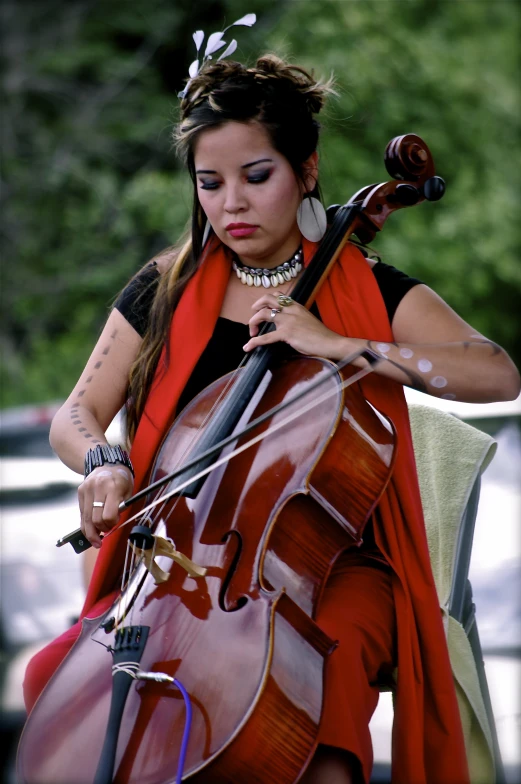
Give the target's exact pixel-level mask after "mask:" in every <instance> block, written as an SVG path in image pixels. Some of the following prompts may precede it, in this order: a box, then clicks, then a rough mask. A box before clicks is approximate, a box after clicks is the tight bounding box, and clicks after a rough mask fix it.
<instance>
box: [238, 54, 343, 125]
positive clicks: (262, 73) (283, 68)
mask: <svg viewBox="0 0 521 784" xmlns="http://www.w3.org/2000/svg"><path fill="white" fill-rule="evenodd" d="M248 73H252V74H253V75H254V77H255V79H257V80H261V81H262V80H264V79H274V80H277V81H278V82H279V85H280V86H281V87H283V88H284V89H285V90H286V91H288V92H293V93H295V94H300V95H301V96H302V97H303V99H304V101H305V104H306V107H307V109H308V111H309V112H311V113H312V114H318V113H319V112H320V110H321V109H322V107H323V106H324V104H325V102H326V97H327V95H328V94H330V93H334V92H335V91H334V89H333V79H329V80H328V81H327V82H321V81H317V80H316V79H315V78H314V74H313V72H311V73H308V71H306V70H305V69H304V68H301V67H300V66H298V65H291V64H290V63H287V62H285V61H284V60H282V59H281V58H280V57H278V56H277V55H275V54H265V55H263V56H262V57H259V59H258V60H257V62H256V64H255V67H254V68H249V69H248Z"/></svg>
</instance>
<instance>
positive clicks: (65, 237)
mask: <svg viewBox="0 0 521 784" xmlns="http://www.w3.org/2000/svg"><path fill="white" fill-rule="evenodd" d="M276 5H277V4H276V0H253V1H252V0H248V2H247V3H246V2H241V1H240V0H234V1H233V2H225V0H198V2H197V3H193V2H190V0H176V2H175V3H174V2H165V0H132V3H126V2H120V1H119V0H108V1H106V0H103V2H101V1H99V0H98V1H96V0H45V2H41V1H39V0H25V2H24V3H23V5H21V4H19V3H18V2H16V0H11V1H9V0H7V2H4V3H3V4H2V6H1V12H0V13H1V21H2V30H3V34H2V35H3V40H2V53H3V58H2V59H3V62H2V71H3V77H2V86H3V101H2V103H3V122H2V128H3V157H2V163H3V175H2V180H3V186H4V187H3V194H2V201H3V210H2V216H1V219H0V221H1V222H0V227H1V237H2V259H3V270H4V271H3V276H2V277H3V281H2V283H3V294H2V308H1V312H0V328H1V334H0V340H1V344H0V346H1V355H2V369H1V375H2V388H1V392H2V396H1V405H2V406H7V405H14V404H19V403H25V402H36V401H42V400H52V399H59V398H62V397H64V396H66V395H67V394H68V392H69V391H70V389H71V388H72V385H73V384H74V383H75V380H76V378H77V377H78V375H79V373H80V372H81V370H82V369H83V366H84V364H85V361H86V359H87V357H88V355H89V353H90V350H91V348H92V346H93V344H94V342H95V340H96V337H97V335H98V333H99V331H100V328H101V326H102V324H103V322H104V321H105V319H106V316H107V312H108V307H109V305H110V303H111V301H112V300H113V299H114V297H115V295H116V294H117V292H118V290H119V289H120V288H121V287H122V286H123V285H124V284H125V282H126V280H128V278H129V277H130V276H131V275H133V274H134V273H135V272H136V270H137V269H138V267H139V266H141V265H143V264H144V263H146V261H147V260H148V259H149V258H150V257H151V256H153V255H154V254H155V253H157V252H158V251H159V250H160V249H162V248H164V247H165V246H167V245H171V244H173V243H174V242H175V241H176V239H177V238H178V236H179V234H180V233H181V232H182V231H183V229H184V227H185V224H186V221H187V218H188V215H189V209H190V204H191V196H190V192H189V190H188V188H187V185H188V183H187V179H186V177H185V175H184V173H183V172H180V171H179V169H178V166H177V163H176V160H175V155H174V153H173V150H172V144H171V140H170V134H171V128H172V124H173V122H174V120H175V113H176V108H177V104H178V101H177V93H178V91H179V90H181V89H182V88H183V86H184V80H185V78H186V77H187V76H188V66H189V64H190V62H191V61H192V60H193V59H194V57H195V47H194V43H193V41H192V33H193V31H194V30H196V29H198V28H201V27H202V28H203V29H205V31H206V32H207V33H209V32H213V31H215V30H219V29H222V27H221V25H223V22H224V24H229V23H231V22H233V21H235V20H236V19H238V18H239V17H240V16H243V15H244V14H245V13H248V12H258V13H262V16H263V18H262V20H260V24H259V25H258V31H257V29H256V30H255V31H250V30H248V36H249V44H250V46H251V45H253V44H254V43H255V42H257V44H258V43H259V42H258V40H257V39H258V37H259V36H261V35H263V36H264V38H265V37H266V34H267V33H266V29H267V26H271V25H272V24H273V17H272V13H275V10H276ZM277 13H278V12H277ZM239 30H240V32H243V31H246V30H247V28H239ZM252 33H253V34H252ZM248 36H246V37H248ZM237 38H238V39H239V53H240V55H239V56H241V57H243V56H244V52H243V51H242V49H241V43H242V42H241V38H242V39H243V38H244V35H243V36H240V35H238V36H237Z"/></svg>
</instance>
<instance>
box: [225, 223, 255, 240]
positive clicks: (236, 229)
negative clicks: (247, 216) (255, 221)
mask: <svg viewBox="0 0 521 784" xmlns="http://www.w3.org/2000/svg"><path fill="white" fill-rule="evenodd" d="M258 228H259V227H258V226H251V225H250V224H248V223H230V224H229V225H228V226H227V227H226V231H227V232H228V234H231V235H232V237H249V236H250V234H253V232H254V231H257V229H258Z"/></svg>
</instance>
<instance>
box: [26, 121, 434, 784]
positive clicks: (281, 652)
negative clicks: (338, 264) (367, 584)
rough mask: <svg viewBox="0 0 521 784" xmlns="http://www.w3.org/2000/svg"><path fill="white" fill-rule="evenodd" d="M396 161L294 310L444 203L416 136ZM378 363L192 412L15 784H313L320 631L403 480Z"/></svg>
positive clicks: (266, 365) (38, 714)
mask: <svg viewBox="0 0 521 784" xmlns="http://www.w3.org/2000/svg"><path fill="white" fill-rule="evenodd" d="M385 163H386V167H387V170H388V172H389V174H390V175H391V176H392V177H393V180H392V181H391V182H386V183H380V184H376V185H371V186H367V187H366V188H364V189H362V190H361V191H359V192H358V193H356V194H355V195H354V196H353V197H352V199H351V200H350V201H349V202H348V203H347V204H346V205H344V206H343V207H339V208H335V209H333V210H330V217H331V224H330V227H329V229H328V232H327V234H326V236H325V238H324V240H323V241H322V243H321V245H320V248H319V250H318V251H317V253H316V255H315V257H314V259H313V260H312V262H311V264H310V265H309V267H308V268H307V270H306V272H305V274H304V275H303V276H302V278H301V279H300V280H299V283H298V284H297V285H296V287H295V288H294V290H293V292H292V297H293V299H294V300H295V301H297V302H300V303H302V304H304V305H306V306H307V307H310V306H311V304H312V303H313V301H314V299H315V296H316V294H317V292H318V290H319V288H320V286H321V284H322V282H323V281H324V280H325V278H326V277H327V275H328V273H329V271H330V269H331V267H332V265H333V264H334V263H335V261H336V259H337V257H338V255H339V253H340V252H341V250H342V247H343V246H344V244H345V243H346V242H347V240H348V238H349V237H350V236H351V235H352V234H356V236H357V237H358V238H359V239H360V240H361V241H362V242H363V243H365V242H368V241H370V240H371V239H372V237H373V236H374V235H375V233H376V231H378V230H380V229H381V228H382V226H383V224H384V222H385V220H386V219H387V217H388V216H389V215H390V214H391V213H392V212H393V211H394V210H395V209H398V208H401V207H404V206H409V205H412V204H415V203H418V202H420V201H423V200H424V199H427V200H436V199H437V198H440V197H441V195H443V190H444V187H443V181H442V180H441V179H440V178H439V177H436V176H435V173H434V165H433V162H432V157H431V155H430V152H429V151H428V148H427V147H426V145H425V144H424V143H423V141H422V140H421V139H420V138H419V137H417V136H415V135H413V134H407V135H405V136H402V137H397V138H396V139H393V140H392V141H391V142H390V144H389V145H388V147H387V150H386V154H385ZM270 327H271V328H272V327H273V325H270ZM270 327H268V328H270ZM365 358H366V359H367V361H368V367H367V369H364V370H363V371H359V372H357V373H354V374H353V372H352V369H350V368H349V361H348V360H352V359H353V357H350V358H347V361H346V362H345V363H337V364H336V365H335V364H334V363H332V362H330V361H329V360H324V359H320V358H311V357H302V356H298V357H294V356H291V357H286V356H283V357H281V356H280V351H279V350H278V349H277V348H276V347H272V346H266V347H263V348H259V349H256V350H255V352H253V354H252V356H251V357H250V358H249V360H248V362H247V363H246V365H245V366H244V367H243V368H241V369H240V371H239V372H238V373H236V374H232V375H233V378H229V377H224V378H223V379H220V380H218V381H216V382H214V384H212V385H210V386H209V387H208V388H207V389H206V390H204V391H203V392H201V393H200V394H199V395H198V396H197V397H196V398H195V399H194V400H193V401H192V402H191V403H190V404H188V406H187V407H186V408H185V409H184V410H183V411H182V412H181V414H180V415H179V416H178V417H177V419H176V420H175V422H174V424H173V425H172V427H171V429H170V430H169V432H168V433H167V435H166V437H165V439H164V441H163V443H162V445H161V448H160V450H159V453H158V455H157V458H156V460H155V463H154V466H153V467H152V470H151V473H150V484H149V485H148V486H147V487H145V488H143V489H142V490H141V491H140V492H139V493H137V494H136V495H135V496H134V497H133V498H132V499H129V501H127V502H126V503H125V506H128V505H129V504H130V503H139V504H141V505H142V506H141V508H140V510H139V511H138V513H137V514H136V515H133V516H132V517H131V518H130V519H128V520H126V521H125V524H124V525H127V524H128V523H129V522H131V521H134V522H135V521H138V523H139V524H138V525H135V526H134V528H132V530H131V532H130V538H129V549H128V554H129V562H127V563H126V565H125V568H124V572H125V583H124V587H123V589H122V590H121V591H120V592H118V591H115V593H114V603H113V605H112V606H111V607H110V609H109V610H108V611H107V612H106V613H104V614H103V616H101V617H99V618H95V619H86V620H85V621H84V622H83V628H82V632H81V635H80V637H79V639H78V640H77V642H76V643H75V645H74V647H73V649H72V650H71V652H70V653H69V655H68V656H67V657H66V659H65V660H64V661H63V663H62V664H61V665H60V667H59V668H58V670H57V672H56V673H55V675H54V676H53V678H52V679H51V681H50V682H49V684H48V685H47V687H46V688H45V690H44V692H43V693H42V695H41V696H40V698H39V699H38V701H37V703H36V705H35V707H34V709H33V711H32V712H31V714H30V717H29V719H28V721H27V724H26V726H25V728H24V732H23V734H22V738H21V742H20V747H19V754H18V761H17V768H18V776H19V781H20V782H27V784H51V783H52V784H87V782H88V783H89V784H91V783H92V782H94V784H109V782H118V784H119V783H121V784H126V782H143V783H145V782H150V784H161V783H162V782H165V784H166V782H173V781H175V780H177V781H181V780H184V781H190V782H195V783H196V784H199V783H200V782H218V783H219V784H220V782H241V781H248V782H258V783H259V784H268V782H273V781H276V782H278V784H291V783H292V782H294V781H297V780H298V778H299V777H300V776H301V775H302V773H303V772H304V770H305V768H306V766H307V764H308V763H309V761H310V760H311V757H312V755H313V752H314V750H315V748H316V744H317V737H318V729H319V726H320V716H321V711H322V697H323V683H324V677H325V673H326V664H327V659H328V657H329V655H330V654H331V653H332V651H333V650H334V647H335V643H334V641H332V640H330V639H329V638H328V637H327V636H326V635H325V634H324V633H323V632H322V631H321V629H320V628H319V627H318V626H317V625H316V623H315V622H314V620H313V618H314V616H315V613H316V608H317V606H318V603H319V601H320V596H321V592H322V588H323V586H324V584H325V582H326V580H327V576H328V574H329V572H330V570H331V568H332V565H333V564H334V562H335V560H336V558H337V557H338V555H339V554H340V553H341V552H342V551H343V550H344V549H346V548H347V547H349V546H354V545H357V544H359V543H360V542H361V540H362V536H363V530H364V526H365V524H366V522H367V520H368V519H369V517H370V515H371V513H372V511H373V510H374V508H375V507H376V505H377V503H378V501H379V499H380V497H381V495H382V493H383V492H384V490H385V487H386V485H387V483H388V481H389V478H390V476H391V473H392V468H393V455H394V433H393V428H392V424H391V423H389V422H386V421H385V420H384V419H383V417H382V416H381V415H379V413H378V412H377V411H375V410H374V409H373V408H372V407H371V406H370V404H368V403H367V402H366V401H365V400H364V398H363V396H362V395H361V393H360V390H359V388H358V386H357V383H356V382H357V380H358V379H359V378H361V376H362V375H363V374H364V373H366V372H370V371H371V368H372V366H373V364H374V363H375V362H377V361H378V356H377V355H372V354H371V353H370V352H365ZM342 365H344V366H342ZM309 411H311V412H312V415H311V416H309V417H306V416H305V414H306V413H308V412H309ZM201 423H204V424H203V426H201ZM294 423H296V427H295V425H294ZM216 455H218V459H216ZM172 469H174V470H172ZM169 483H170V484H173V487H171V488H170V489H169V491H168V492H167V493H166V494H165V493H161V494H159V495H158V496H157V497H155V495H154V494H155V493H156V491H158V490H159V486H160V485H163V484H169ZM110 535H113V534H112V533H111V534H110ZM78 536H79V535H78V533H77V532H75V534H73V535H71V536H70V537H65V540H71V541H72V543H73V544H74V543H76V544H77V545H78V546H79V541H78ZM63 541H64V540H63ZM94 643H97V645H96V644H94ZM189 720H190V721H189ZM188 728H189V729H188ZM176 777H177V778H176Z"/></svg>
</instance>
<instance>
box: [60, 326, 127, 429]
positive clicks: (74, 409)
mask: <svg viewBox="0 0 521 784" xmlns="http://www.w3.org/2000/svg"><path fill="white" fill-rule="evenodd" d="M117 334H118V331H117V329H115V330H114V332H113V333H112V335H111V336H110V339H111V340H114V339H115V337H116V335H117ZM110 349H111V346H110V344H109V345H108V346H106V347H105V348H104V349H103V355H104V356H107V354H108V353H109V352H110ZM102 365H103V360H100V361H98V362H96V364H95V365H94V371H93V373H92V374H91V375H90V376H89V377H88V378H87V380H86V381H85V384H90V382H91V381H92V379H93V378H94V373H95V371H96V370H99V369H100V367H101V366H102ZM86 391H87V390H86V389H81V390H80V391H79V392H78V398H80V397H83V395H84V394H85V392H86ZM80 405H81V404H80V403H79V401H76V403H73V404H72V406H71V412H70V413H71V422H72V424H73V425H75V426H76V429H77V431H78V433H82V434H83V437H84V438H87V439H89V440H92V443H93V444H101V443H102V442H101V441H100V440H99V438H94V436H93V435H92V433H88V432H87V428H86V427H84V426H83V422H82V421H81V418H80V415H79V413H78V410H79V407H80Z"/></svg>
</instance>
